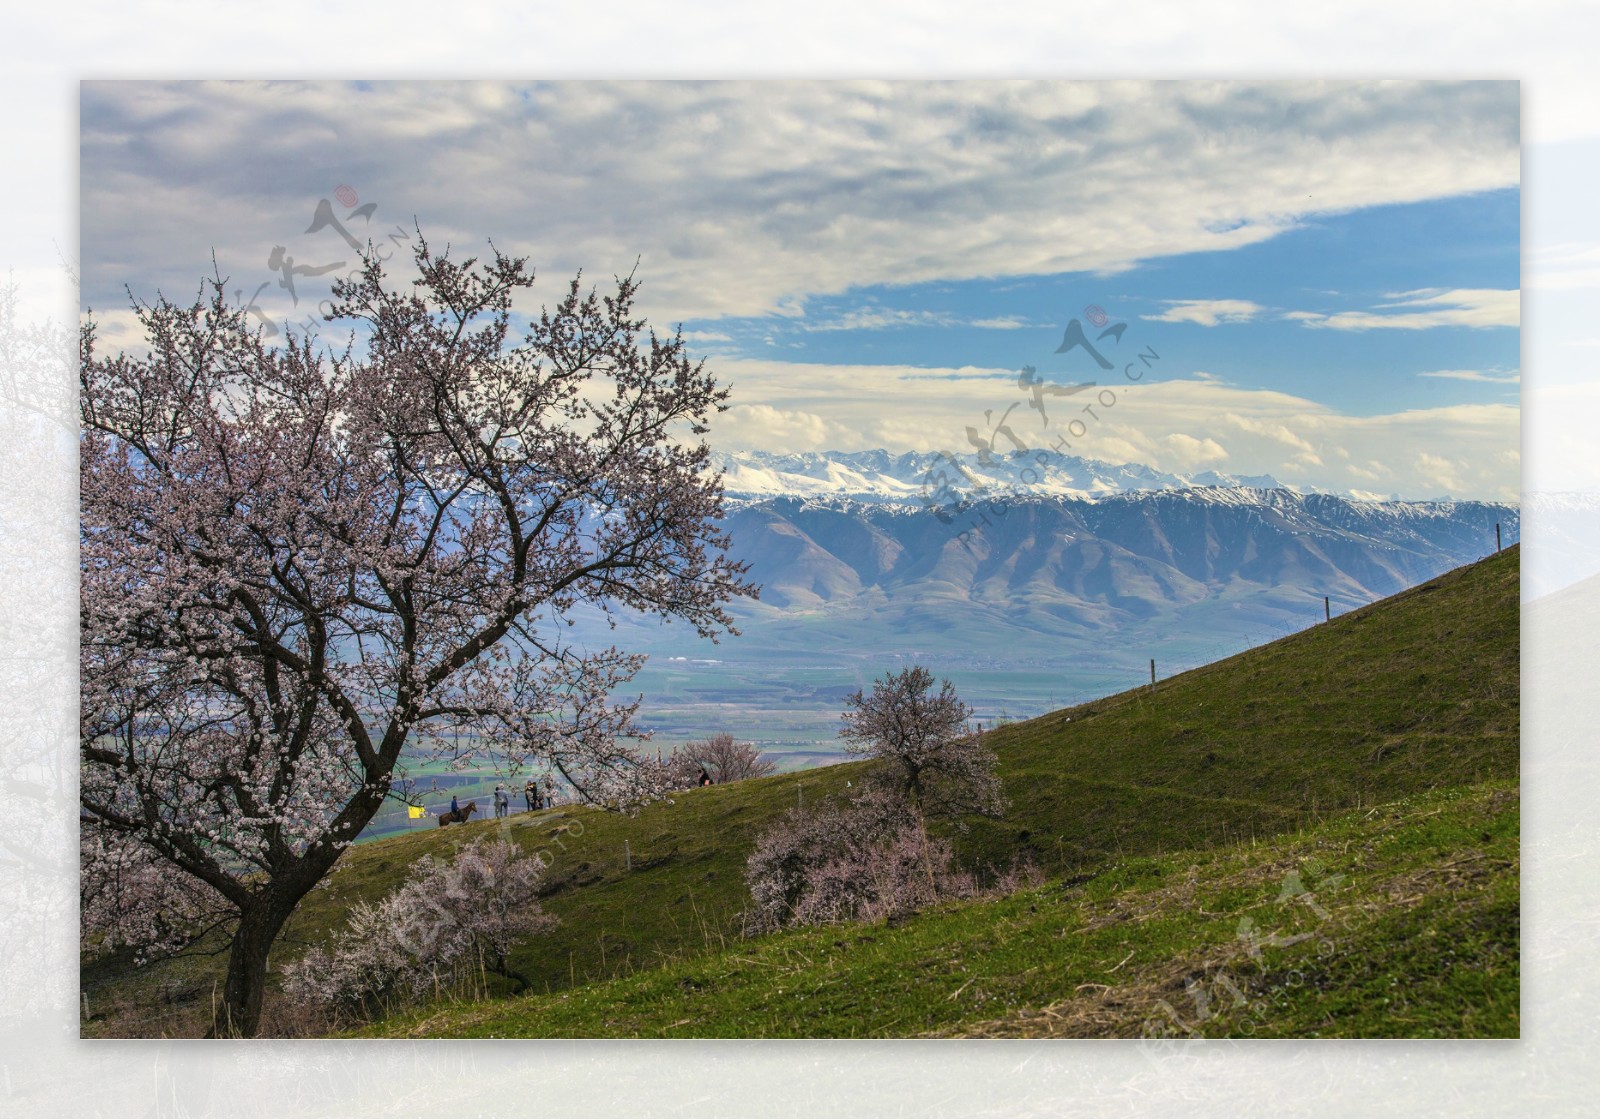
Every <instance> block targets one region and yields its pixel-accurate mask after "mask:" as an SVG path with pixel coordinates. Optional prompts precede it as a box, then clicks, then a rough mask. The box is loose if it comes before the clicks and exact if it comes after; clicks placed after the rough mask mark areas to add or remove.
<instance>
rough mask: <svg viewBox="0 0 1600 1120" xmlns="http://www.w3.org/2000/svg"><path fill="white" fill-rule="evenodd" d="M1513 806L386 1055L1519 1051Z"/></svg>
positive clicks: (1177, 870) (1134, 872)
mask: <svg viewBox="0 0 1600 1120" xmlns="http://www.w3.org/2000/svg"><path fill="white" fill-rule="evenodd" d="M1517 826H1518V813H1517V792H1516V787H1515V786H1514V785H1512V784H1510V783H1488V784H1485V785H1481V786H1476V787H1470V788H1467V789H1457V790H1448V791H1440V792H1438V793H1433V794H1427V795H1422V796H1419V797H1416V798H1411V799H1407V800H1404V801H1401V802H1398V803H1395V804H1392V805H1385V806H1382V807H1377V808H1373V809H1368V810H1357V811H1352V812H1349V813H1347V814H1345V815H1343V816H1341V817H1338V818H1335V819H1334V820H1332V821H1329V822H1326V823H1323V824H1321V825H1318V826H1317V827H1314V828H1310V829H1304V830H1297V831H1296V832H1294V833H1288V834H1281V835H1279V836H1277V837H1274V838H1273V840H1272V841H1270V842H1258V843H1255V844H1251V843H1249V842H1245V843H1241V844H1236V845H1232V846H1227V847H1222V848H1208V849H1201V850H1191V851H1186V852H1181V853H1171V854H1168V855H1166V856H1163V857H1144V858H1137V859H1128V860H1122V861H1118V862H1116V863H1113V864H1111V865H1110V866H1108V867H1106V868H1104V869H1103V870H1101V871H1100V872H1099V873H1098V874H1095V875H1093V876H1091V877H1089V878H1088V879H1087V881H1076V880H1067V881H1066V882H1065V883H1062V882H1057V883H1052V884H1049V885H1046V886H1043V887H1040V888H1036V889H1030V890H1023V891H1019V892H1017V893H1015V894H1012V895H1009V896H1007V897H1004V898H1000V899H996V900H993V901H987V902H977V903H964V904H951V905H947V906H943V907H940V908H938V909H936V910H934V911H931V912H925V913H922V914H919V915H917V916H915V917H913V918H911V919H910V920H908V921H905V922H902V923H897V924H892V925H887V926H886V925H883V924H878V925H853V926H838V927H829V928H822V929H807V930H797V931H787V932H784V933H781V934H778V935H775V936H768V937H763V938H759V939H756V940H753V941H749V942H745V943H742V944H740V945H738V946H736V947H734V948H731V949H728V950H726V951H718V952H715V953H711V954H708V955H707V956H705V957H703V958H700V959H695V960H683V961H679V962H676V963H673V964H670V965H667V966H665V967H662V968H656V969H650V970H646V971H643V972H640V973H637V974H635V975H632V976H629V977H625V978H622V979H619V980H613V981H610V982H607V983H602V984H595V985H590V986H585V987H580V988H576V989H573V990H570V991H564V992H558V993H555V994H552V995H538V996H532V997H526V998H521V999H512V1000H493V1001H487V1002H483V1003H478V1004H469V1005H464V1006H455V1007H444V1008H438V1007H435V1008H430V1009H428V1010H427V1011H424V1012H420V1013H418V1014H415V1015H409V1016H403V1017H398V1018H395V1019H391V1020H389V1021H386V1022H384V1023H381V1024H378V1025H377V1026H375V1027H374V1028H372V1029H371V1030H368V1031H366V1032H364V1033H366V1034H368V1035H381V1036H390V1037H417V1036H440V1035H445V1036H451V1037H474V1038H481V1037H558V1038H559V1037H566V1038H579V1037H647V1038H660V1037H745V1038H753V1037H763V1038H772V1037H823V1036H826V1037H851V1038H853V1037H885V1036H888V1037H903V1036H907V1035H923V1034H940V1035H963V1036H969V1037H988V1038H1001V1037H1160V1038H1174V1037H1175V1038H1188V1037H1200V1036H1234V1037H1238V1036H1247V1035H1248V1036H1255V1037H1307V1036H1311V1035H1321V1036H1324V1037H1346V1038H1351V1037H1358V1038H1377V1037H1515V1036H1516V1035H1517V1034H1518V1030H1519V1027H1518V940H1519V939H1518V933H1519V917H1518V914H1519V911H1518V889H1517V884H1518V878H1517V869H1518V839H1517V838H1518V827H1517Z"/></svg>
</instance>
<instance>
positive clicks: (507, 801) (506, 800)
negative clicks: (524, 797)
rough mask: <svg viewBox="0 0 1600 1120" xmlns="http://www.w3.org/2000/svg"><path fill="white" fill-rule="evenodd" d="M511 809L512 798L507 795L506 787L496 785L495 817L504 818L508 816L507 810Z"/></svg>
mask: <svg viewBox="0 0 1600 1120" xmlns="http://www.w3.org/2000/svg"><path fill="white" fill-rule="evenodd" d="M510 807H511V798H510V797H509V796H507V794H506V787H505V786H503V785H500V784H499V783H496V784H495V787H494V815H495V816H496V817H503V816H505V815H506V810H507V809H509V808H510Z"/></svg>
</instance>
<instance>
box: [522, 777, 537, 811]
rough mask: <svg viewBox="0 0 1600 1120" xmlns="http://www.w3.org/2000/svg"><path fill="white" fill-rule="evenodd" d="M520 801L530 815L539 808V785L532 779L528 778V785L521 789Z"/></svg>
mask: <svg viewBox="0 0 1600 1120" xmlns="http://www.w3.org/2000/svg"><path fill="white" fill-rule="evenodd" d="M522 801H523V804H525V805H527V807H528V812H530V813H531V812H533V811H534V810H535V809H537V808H538V807H539V783H538V782H535V781H534V780H533V779H532V778H529V779H528V784H527V785H525V786H523V787H522Z"/></svg>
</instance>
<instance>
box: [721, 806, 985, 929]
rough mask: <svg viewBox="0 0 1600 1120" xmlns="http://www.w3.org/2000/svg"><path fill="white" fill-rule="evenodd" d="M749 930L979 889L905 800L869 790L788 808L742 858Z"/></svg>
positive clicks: (846, 916) (910, 905)
mask: <svg viewBox="0 0 1600 1120" xmlns="http://www.w3.org/2000/svg"><path fill="white" fill-rule="evenodd" d="M745 881H746V883H747V884H748V885H749V887H750V895H751V907H750V908H749V910H747V911H746V929H747V931H748V932H764V931H767V930H773V929H778V928H780V927H782V926H798V925H820V924H826V923H832V922H846V921H875V920H877V919H880V918H891V917H896V916H898V915H901V914H906V913H910V912H912V911H915V910H918V909H921V908H922V907H924V906H927V905H929V904H931V903H933V902H936V901H938V900H939V899H941V898H966V897H970V896H971V895H972V894H974V893H975V892H976V883H975V881H974V880H973V877H972V876H971V875H970V874H968V873H967V872H964V871H961V870H958V869H957V868H956V867H955V866H954V853H953V852H952V850H951V848H950V845H949V843H948V842H946V841H944V840H941V839H937V838H935V837H932V836H929V835H928V830H927V827H926V825H925V824H924V822H923V820H922V817H921V815H920V814H919V813H918V812H917V811H916V810H915V809H914V808H913V807H912V806H911V805H910V804H908V803H907V802H906V801H904V800H903V799H901V798H899V797H896V796H895V795H893V794H892V793H890V792H887V791H885V790H882V789H871V790H869V791H867V792H866V793H863V794H862V795H861V796H859V797H857V798H856V799H855V800H854V801H851V802H849V803H848V804H846V805H843V806H839V805H828V806H824V807H822V808H820V809H817V810H814V811H806V810H799V809H791V810H790V811H789V813H788V814H787V815H786V816H785V817H784V818H783V819H782V820H781V821H780V822H779V823H778V824H777V825H776V826H774V827H773V828H772V829H770V830H768V831H767V832H766V833H764V834H763V835H762V836H761V838H760V839H759V840H757V842H756V848H755V851H754V852H752V853H751V854H750V857H749V860H748V861H747V863H746V870H745Z"/></svg>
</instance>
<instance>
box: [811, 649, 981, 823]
mask: <svg viewBox="0 0 1600 1120" xmlns="http://www.w3.org/2000/svg"><path fill="white" fill-rule="evenodd" d="M846 703H847V704H849V705H850V707H849V709H848V710H847V711H845V713H844V715H843V717H842V719H843V727H842V728H841V729H840V731H839V735H840V738H842V739H844V740H845V750H847V751H848V752H849V753H851V754H858V755H866V756H867V757H869V758H874V759H878V760H880V761H881V762H882V763H883V767H882V770H881V771H880V773H881V775H882V776H883V778H884V780H886V781H887V782H888V783H889V784H890V785H891V787H893V788H894V789H895V790H896V791H898V792H899V793H900V794H902V795H903V796H904V797H906V798H907V799H908V800H909V801H910V802H911V804H912V805H914V806H915V807H916V808H918V809H919V810H921V811H922V812H923V813H926V814H928V815H929V816H955V815H959V814H962V813H982V814H985V815H990V816H997V815H999V814H1000V813H1001V812H1003V811H1004V809H1005V798H1004V796H1003V795H1002V792H1001V789H1000V779H999V778H998V777H997V776H996V774H995V765H996V759H995V754H994V752H993V751H992V750H990V749H989V748H988V747H986V746H984V744H983V740H982V737H981V736H980V735H979V734H978V733H977V732H976V731H974V730H972V728H971V727H970V726H968V722H967V721H968V720H969V719H971V717H972V709H971V708H969V707H967V705H966V704H964V703H962V701H961V699H960V698H959V697H958V696H957V695H956V690H955V686H954V685H952V684H951V683H950V682H949V681H944V680H942V681H940V682H939V689H938V691H937V692H936V691H934V681H933V674H931V673H929V672H928V670H926V669H924V668H923V667H922V666H920V665H914V666H912V667H911V668H909V669H905V670H902V671H901V672H899V673H891V674H887V675H885V676H884V677H883V678H882V679H881V680H878V681H875V682H873V686H872V692H871V693H870V694H863V693H862V691H861V690H859V689H858V690H857V691H856V692H854V693H853V694H851V695H850V696H849V697H848V698H847V699H846Z"/></svg>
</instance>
